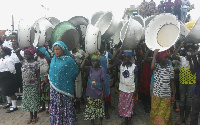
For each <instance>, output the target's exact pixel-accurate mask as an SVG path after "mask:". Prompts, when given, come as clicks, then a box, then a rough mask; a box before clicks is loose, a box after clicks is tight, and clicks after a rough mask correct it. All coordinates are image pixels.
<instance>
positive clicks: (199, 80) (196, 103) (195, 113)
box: [190, 51, 200, 125]
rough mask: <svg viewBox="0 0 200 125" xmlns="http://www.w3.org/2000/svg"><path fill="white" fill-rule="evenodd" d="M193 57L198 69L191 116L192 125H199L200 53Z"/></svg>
mask: <svg viewBox="0 0 200 125" xmlns="http://www.w3.org/2000/svg"><path fill="white" fill-rule="evenodd" d="M196 55H197V57H196ZM191 57H192V59H193V62H194V66H195V69H196V84H195V89H194V94H193V97H192V112H191V115H190V119H191V120H190V125H198V117H199V112H200V51H198V52H196V53H194V54H193V55H192V56H191Z"/></svg>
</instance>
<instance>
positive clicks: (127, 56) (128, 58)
mask: <svg viewBox="0 0 200 125" xmlns="http://www.w3.org/2000/svg"><path fill="white" fill-rule="evenodd" d="M130 61H131V57H130V56H129V55H127V54H125V55H124V63H129V62H130Z"/></svg>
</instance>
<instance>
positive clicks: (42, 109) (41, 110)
mask: <svg viewBox="0 0 200 125" xmlns="http://www.w3.org/2000/svg"><path fill="white" fill-rule="evenodd" d="M45 110H46V109H45V108H41V109H40V110H38V113H40V112H43V111H45Z"/></svg>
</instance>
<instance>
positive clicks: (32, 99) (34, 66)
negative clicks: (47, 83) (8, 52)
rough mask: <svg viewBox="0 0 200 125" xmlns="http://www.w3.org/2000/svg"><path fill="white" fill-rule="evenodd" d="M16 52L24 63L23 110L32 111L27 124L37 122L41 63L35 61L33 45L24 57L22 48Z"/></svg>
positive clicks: (25, 52) (26, 50)
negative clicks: (21, 52) (21, 51)
mask: <svg viewBox="0 0 200 125" xmlns="http://www.w3.org/2000/svg"><path fill="white" fill-rule="evenodd" d="M15 52H16V54H17V56H18V58H19V60H20V61H21V63H22V68H21V71H22V79H23V98H22V110H25V111H28V112H30V118H29V120H28V121H27V124H30V123H36V122H37V121H38V117H37V111H38V110H39V109H40V70H39V64H38V63H37V61H34V54H35V50H34V49H33V48H31V47H29V48H27V49H24V59H23V57H22V56H21V55H20V49H17V50H16V51H15Z"/></svg>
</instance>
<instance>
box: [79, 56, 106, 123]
mask: <svg viewBox="0 0 200 125" xmlns="http://www.w3.org/2000/svg"><path fill="white" fill-rule="evenodd" d="M87 58H88V56H86V58H85V59H84V61H83V63H82V64H81V68H83V67H84V65H85V61H86V59H87ZM100 58H101V56H100V55H99V54H94V55H93V56H92V58H91V60H92V66H86V67H84V68H85V70H86V72H89V77H88V83H87V89H86V96H87V105H86V109H85V113H84V117H85V118H84V120H91V125H94V124H95V123H94V119H96V118H100V121H101V125H102V120H103V117H104V116H105V113H104V103H103V101H104V88H105V83H106V73H105V70H104V69H103V68H102V67H100Z"/></svg>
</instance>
